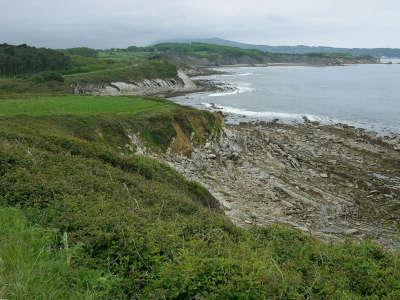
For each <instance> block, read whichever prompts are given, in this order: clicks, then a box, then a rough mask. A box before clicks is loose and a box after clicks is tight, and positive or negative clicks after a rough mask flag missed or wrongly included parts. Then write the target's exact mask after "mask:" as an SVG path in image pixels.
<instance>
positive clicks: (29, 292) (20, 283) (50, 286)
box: [0, 208, 111, 299]
mask: <svg viewBox="0 0 400 300" xmlns="http://www.w3.org/2000/svg"><path fill="white" fill-rule="evenodd" d="M64 237H65V238H64V243H63V244H61V245H60V244H59V243H58V238H57V234H56V231H54V230H49V229H44V228H42V227H40V226H37V225H30V224H29V222H28V221H27V219H26V218H25V216H24V215H23V213H22V211H21V210H19V209H13V208H0V298H2V299H96V298H97V297H99V296H101V293H102V292H101V291H102V290H104V288H103V287H102V285H103V281H104V280H106V279H107V277H106V276H103V275H102V273H101V272H98V271H96V270H90V269H85V268H80V267H71V265H70V261H71V259H72V257H74V256H75V255H79V254H78V253H79V251H80V249H79V247H77V246H75V247H73V248H69V247H68V236H67V235H65V236H64ZM110 280H111V278H110Z"/></svg>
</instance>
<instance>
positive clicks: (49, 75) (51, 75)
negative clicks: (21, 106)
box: [32, 71, 64, 84]
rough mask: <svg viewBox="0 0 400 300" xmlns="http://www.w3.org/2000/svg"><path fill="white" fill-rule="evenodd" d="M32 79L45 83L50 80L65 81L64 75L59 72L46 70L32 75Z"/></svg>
mask: <svg viewBox="0 0 400 300" xmlns="http://www.w3.org/2000/svg"><path fill="white" fill-rule="evenodd" d="M32 81H33V82H34V83H36V84H37V83H45V82H49V81H57V82H64V77H63V76H62V75H61V74H60V73H57V72H52V71H45V72H42V73H39V74H36V75H34V76H32Z"/></svg>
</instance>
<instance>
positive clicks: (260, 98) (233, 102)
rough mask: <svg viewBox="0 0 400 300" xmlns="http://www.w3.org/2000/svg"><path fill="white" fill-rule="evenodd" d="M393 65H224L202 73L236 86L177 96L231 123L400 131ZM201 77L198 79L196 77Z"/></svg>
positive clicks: (398, 81) (396, 66) (399, 70)
mask: <svg viewBox="0 0 400 300" xmlns="http://www.w3.org/2000/svg"><path fill="white" fill-rule="evenodd" d="M391 61H392V63H391V64H362V65H347V66H328V67H310V66H270V67H226V68H218V69H217V70H218V71H223V73H224V74H217V75H211V76H202V77H199V78H198V79H202V80H212V81H215V82H217V83H218V84H221V85H225V86H229V87H230V88H229V89H227V90H224V91H220V92H206V93H195V94H190V95H185V96H180V97H175V98H173V100H174V101H176V102H178V103H180V104H184V105H190V106H193V107H197V108H203V109H210V110H219V111H222V112H224V113H226V114H227V116H228V119H227V120H228V122H232V123H235V122H243V121H244V122H246V121H256V120H260V121H270V120H273V119H279V121H281V122H288V123H298V122H303V120H304V119H305V117H306V118H307V119H309V120H310V121H317V122H320V123H323V124H335V123H345V124H348V125H351V126H355V127H360V128H365V129H368V130H372V131H375V132H377V133H379V134H389V135H390V134H399V133H400V60H391ZM195 79H196V78H195Z"/></svg>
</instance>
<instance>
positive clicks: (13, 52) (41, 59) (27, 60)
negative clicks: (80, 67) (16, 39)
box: [0, 44, 71, 77]
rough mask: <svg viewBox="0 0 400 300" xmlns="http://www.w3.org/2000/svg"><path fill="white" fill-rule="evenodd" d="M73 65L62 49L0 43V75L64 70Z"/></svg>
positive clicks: (12, 75)
mask: <svg viewBox="0 0 400 300" xmlns="http://www.w3.org/2000/svg"><path fill="white" fill-rule="evenodd" d="M70 67H71V58H70V57H69V56H67V55H65V54H63V53H61V52H60V51H56V50H52V49H46V48H36V47H30V46H28V45H26V44H22V45H18V46H14V45H8V44H0V76H7V77H14V76H16V75H20V74H30V73H37V72H42V71H62V70H66V69H68V68H70Z"/></svg>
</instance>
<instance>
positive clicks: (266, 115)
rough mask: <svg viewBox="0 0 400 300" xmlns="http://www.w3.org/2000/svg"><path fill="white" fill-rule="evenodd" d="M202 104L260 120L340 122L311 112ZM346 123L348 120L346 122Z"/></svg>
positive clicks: (209, 107)
mask: <svg viewBox="0 0 400 300" xmlns="http://www.w3.org/2000/svg"><path fill="white" fill-rule="evenodd" d="M202 105H203V106H204V107H206V108H208V109H213V110H219V111H222V112H224V113H227V114H233V115H239V116H245V117H249V118H254V119H260V120H273V119H279V120H282V121H291V122H294V121H296V122H303V121H304V118H307V119H308V120H310V121H311V122H321V123H329V124H337V123H341V122H340V121H339V120H336V119H332V118H329V117H327V116H317V115H313V114H306V113H304V114H301V113H286V112H274V111H260V112H257V111H251V110H246V109H241V108H237V107H229V106H221V105H217V104H214V103H207V102H203V103H202ZM347 123H348V122H347Z"/></svg>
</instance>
